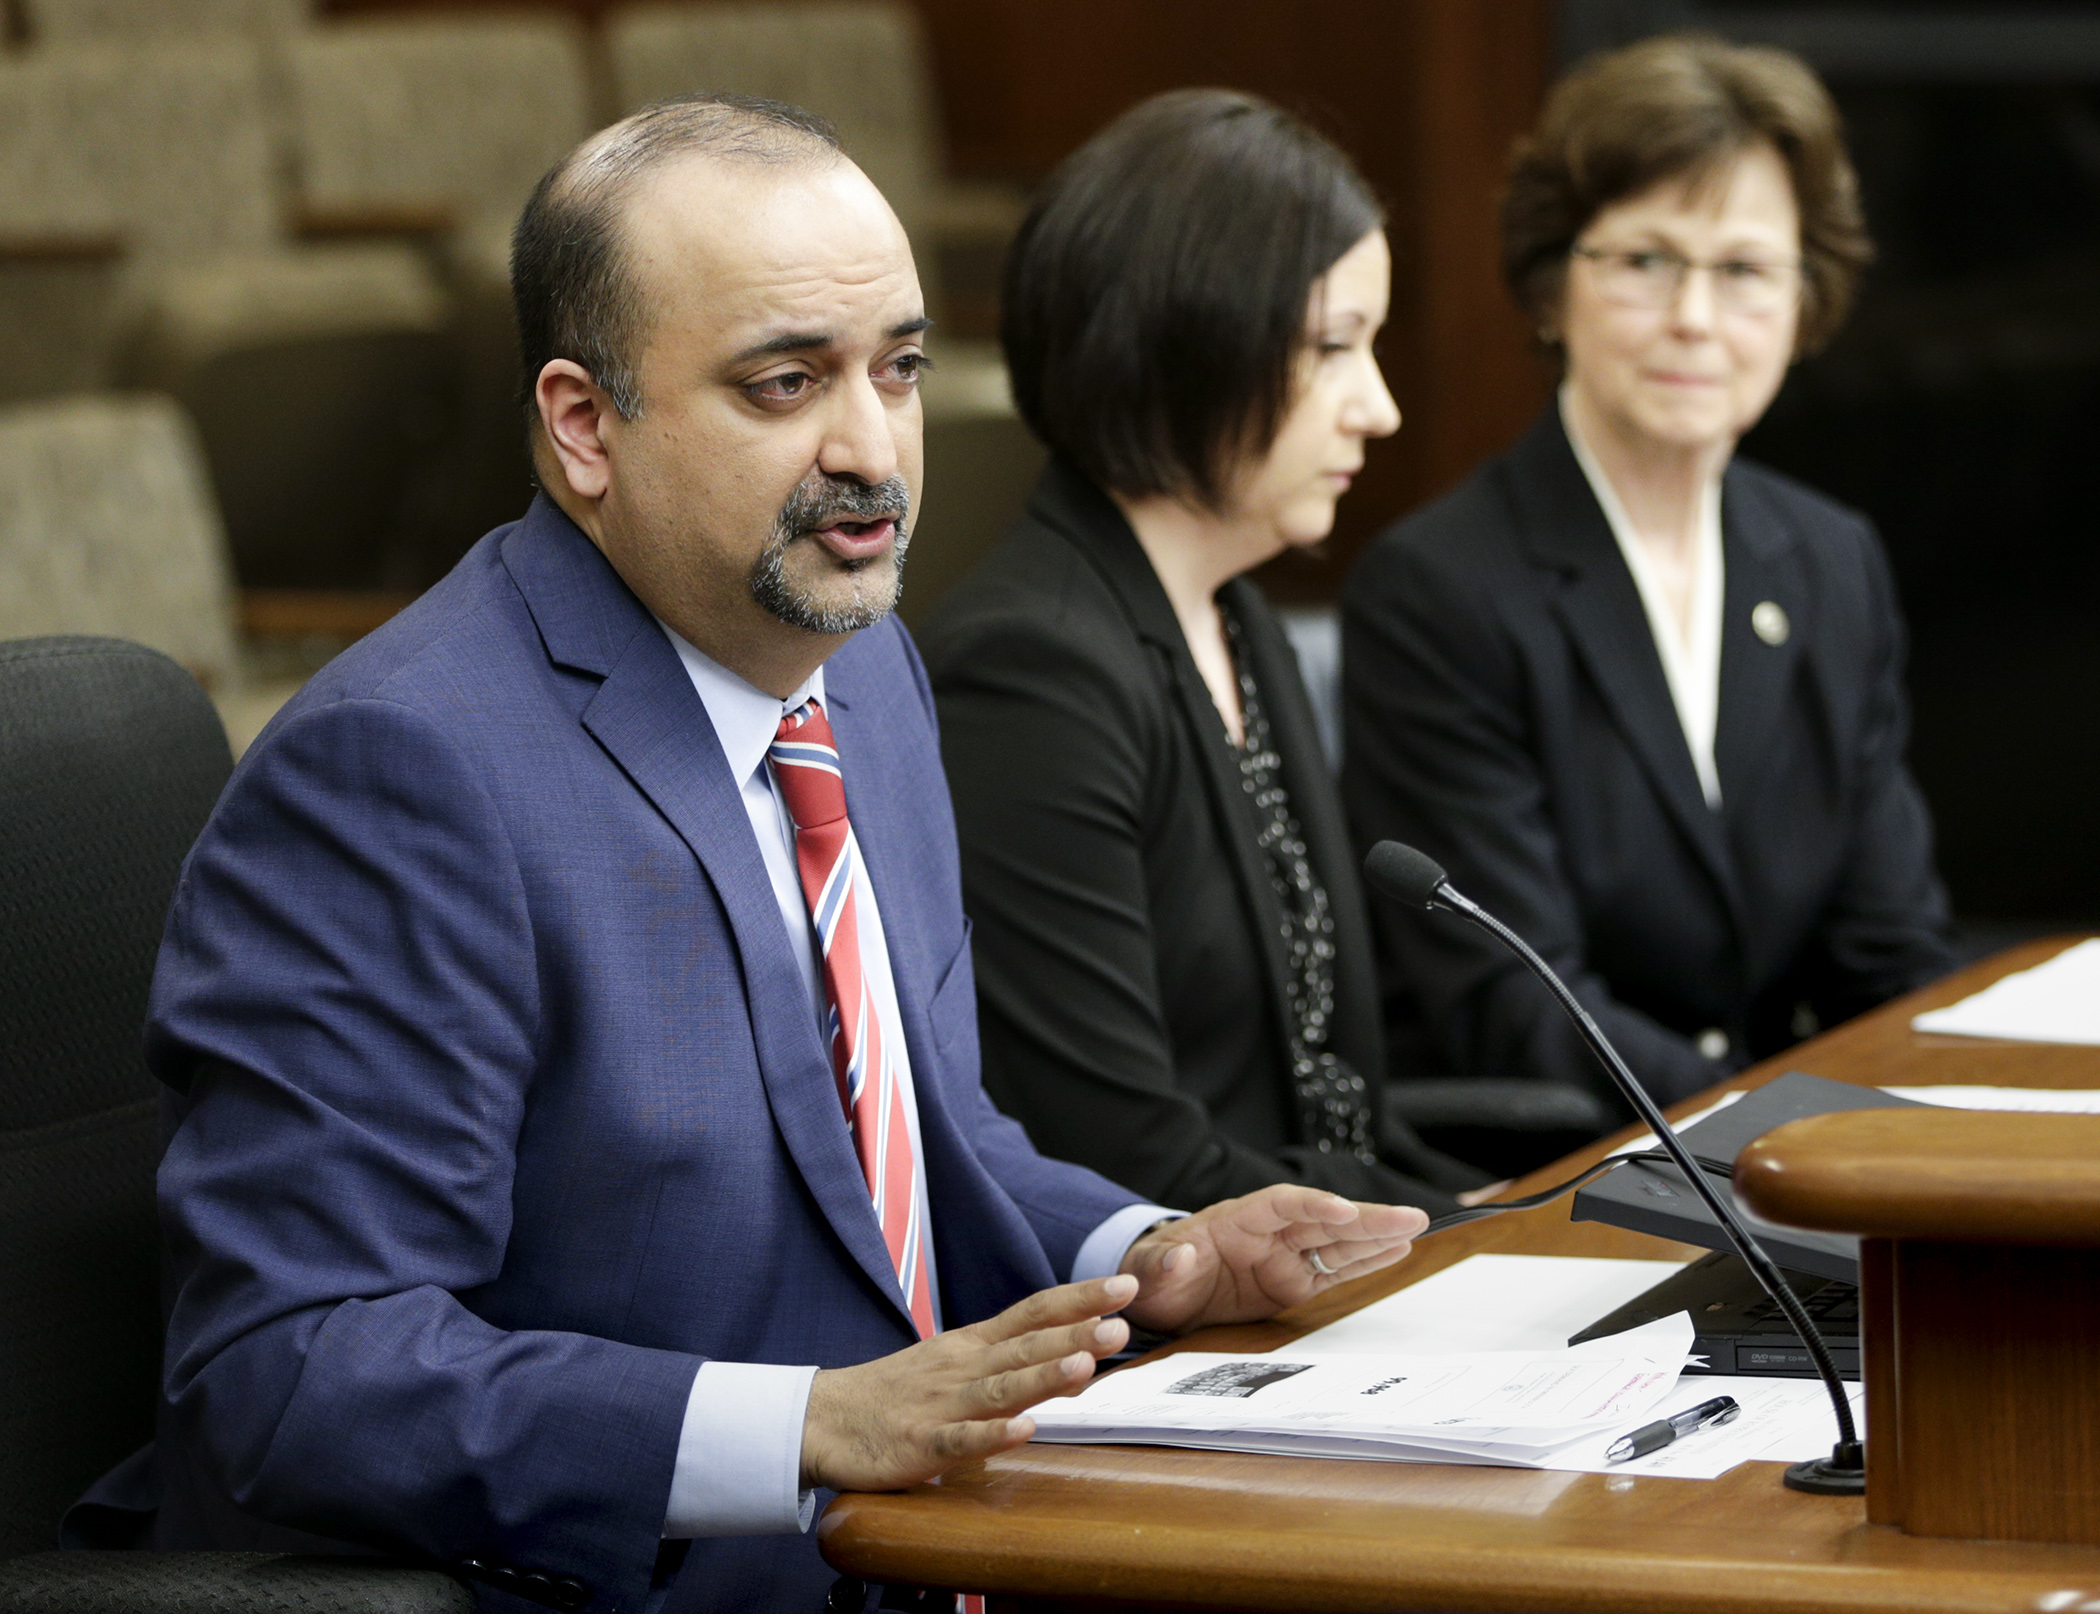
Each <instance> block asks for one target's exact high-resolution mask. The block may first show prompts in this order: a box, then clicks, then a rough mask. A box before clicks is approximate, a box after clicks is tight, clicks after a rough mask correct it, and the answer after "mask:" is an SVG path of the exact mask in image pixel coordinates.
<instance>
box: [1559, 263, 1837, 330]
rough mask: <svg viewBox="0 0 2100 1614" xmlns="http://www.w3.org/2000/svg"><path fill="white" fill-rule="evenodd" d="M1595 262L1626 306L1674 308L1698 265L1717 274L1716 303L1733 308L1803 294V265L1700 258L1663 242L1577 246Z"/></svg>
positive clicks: (1607, 291) (1753, 310)
mask: <svg viewBox="0 0 2100 1614" xmlns="http://www.w3.org/2000/svg"><path fill="white" fill-rule="evenodd" d="M1569 255H1570V256H1571V257H1576V258H1587V259H1588V260H1589V261H1590V262H1591V263H1593V264H1595V265H1596V266H1597V267H1596V276H1597V289H1598V290H1599V291H1600V292H1602V293H1603V294H1604V297H1605V300H1606V301H1608V302H1614V303H1617V304H1619V306H1620V307H1622V308H1669V307H1672V306H1673V305H1674V304H1675V303H1676V301H1677V299H1678V298H1679V297H1681V296H1682V295H1683V294H1684V286H1685V281H1686V280H1687V279H1688V278H1689V277H1690V275H1691V273H1692V271H1693V270H1694V269H1699V270H1704V271H1705V272H1706V273H1708V274H1711V275H1712V276H1713V285H1714V303H1715V305H1716V306H1717V307H1720V308H1722V309H1725V310H1726V311H1727V312H1729V313H1731V314H1753V315H1763V314H1776V313H1778V312H1780V311H1781V310H1782V309H1784V308H1785V307H1786V306H1787V305H1788V304H1789V303H1791V302H1792V301H1793V300H1794V299H1795V298H1796V297H1798V296H1800V294H1801V265H1800V264H1799V263H1781V262H1775V261H1772V260H1770V259H1761V258H1724V259H1722V260H1721V261H1720V262H1718V263H1695V262H1693V261H1692V260H1691V259H1690V258H1687V257H1685V256H1684V254H1683V253H1681V252H1671V251H1669V250H1668V249H1667V248H1664V247H1635V248H1631V249H1625V248H1621V249H1613V248H1609V247H1573V248H1570V249H1569Z"/></svg>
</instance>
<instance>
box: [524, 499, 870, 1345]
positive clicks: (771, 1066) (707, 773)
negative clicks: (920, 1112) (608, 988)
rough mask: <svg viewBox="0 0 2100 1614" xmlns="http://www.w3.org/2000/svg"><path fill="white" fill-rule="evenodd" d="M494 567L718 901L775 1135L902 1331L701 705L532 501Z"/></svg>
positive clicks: (826, 1059)
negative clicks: (515, 591) (504, 570)
mask: <svg viewBox="0 0 2100 1614" xmlns="http://www.w3.org/2000/svg"><path fill="white" fill-rule="evenodd" d="M504 559H505V563H506V565H508V566H509V568H510V570H511V573H512V575H513V577H515V578H516V579H517V581H518V584H519V589H520V591H521V592H522V593H523V594H524V595H525V597H526V601H527V604H528V605H529V606H530V607H531V609H532V611H533V615H534V619H535V620H536V621H537V622H538V624H539V626H540V631H541V636H542V639H543V640H544V641H545V642H546V643H547V645H548V649H549V653H550V655H552V656H553V657H554V659H556V660H557V661H561V662H562V663H563V664H565V665H568V666H573V667H577V668H579V669H580V670H583V671H587V672H597V673H600V674H602V676H603V679H604V681H603V683H601V684H600V685H599V687H598V691H597V693H596V694H595V695H594V696H593V697H592V698H591V699H590V701H589V702H588V703H587V704H586V705H585V707H584V710H583V716H582V722H583V726H584V728H585V729H586V730H587V731H588V732H589V733H590V734H591V735H592V736H593V737H594V738H595V739H596V740H597V741H598V743H599V744H600V745H602V746H603V747H604V748H605V750H606V751H607V753H608V754H609V755H610V756H611V757H612V758H613V760H614V761H615V762H617V763H618V764H619V765H620V767H621V769H622V770H623V771H624V772H625V773H626V775H627V777H628V778H629V779H630V780H632V781H633V783H634V786H635V788H636V789H638V790H640V791H641V792H642V794H643V795H644V796H646V797H647V798H648V799H649V801H650V802H651V804H652V805H654V806H655V808H656V810H657V811H658V812H660V813H662V814H663V816H664V818H665V819H666V820H668V821H669V823H670V825H671V827H672V828H673V829H674V830H676V831H677V833H678V835H679V837H680V838H681V839H682V840H683V841H684V842H685V843H686V845H687V846H688V847H689V848H691V850H692V853H693V856H694V857H695V858H696V859H698V860H699V863H700V866H701V867H702V869H704V870H705V871H706V874H707V878H708V880H709V882H710V883H711V884H712V885H713V887H714V889H715V892H716V894H717V896H719V897H720V899H721V902H722V906H723V909H724V911H725V912H726V913H727V914H728V916H729V924H730V929H731V932H732V934H733V935H734V937H735V941H736V948H737V954H738V958H739V961H740V962H741V964H742V968H743V975H744V991H745V999H746V1002H747V1004H748V1005H749V1009H750V1014H751V1033H752V1038H753V1041H754V1043H755V1045H756V1048H757V1053H758V1069H759V1075H760V1078H761V1080H762V1081H763V1082H764V1084H765V1090H766V1102H767V1106H768V1108H769V1109H770V1110H771V1112H772V1115H773V1124H774V1126H775V1127H776V1128H777V1129H778V1130H779V1132H780V1135H781V1138H782V1139H783V1141H784V1142H785V1143H786V1144H787V1148H788V1153H789V1155H790V1156H791V1157H792V1158H793V1160H794V1162H795V1165H796V1169H797V1170H799V1171H800V1172H801V1174H802V1178H803V1181H804V1182H805V1183H806V1184H807V1185H808V1187H809V1190H810V1193H811V1194H812V1195H813V1196H814V1197H815V1199H816V1201H817V1203H818V1205H819V1206H820V1207H821V1208H822V1210H823V1212H824V1216H825V1219H826V1220H827V1221H829V1222H830V1224H831V1226H832V1230H833V1231H834V1232H836V1233H837V1234H838V1236H839V1238H840V1239H841V1240H842V1241H843V1242H844V1243H845V1245H846V1248H847V1249H848V1250H849V1251H850V1252H851V1253H852V1255H853V1258H854V1260H855V1261H856V1262H858V1263H859V1265H860V1267H861V1269H862V1270H863V1271H865V1272H866V1273H867V1274H868V1276H869V1278H870V1280H871V1281H872V1282H873V1283H874V1285H875V1287H876V1290H877V1291H878V1292H879V1293H880V1294H881V1295H883V1297H884V1298H885V1299H886V1300H888V1301H889V1303H890V1304H891V1306H892V1307H893V1308H894V1309H895V1310H896V1311H897V1312H898V1314H899V1315H900V1316H902V1317H903V1318H904V1320H905V1326H906V1327H907V1328H909V1327H910V1326H911V1321H910V1314H909V1312H908V1311H907V1310H906V1308H905V1305H904V1300H903V1296H902V1294H901V1292H900V1291H899V1289H898V1287H897V1273H896V1268H895V1267H894V1266H892V1265H891V1263H890V1257H889V1250H888V1249H887V1247H886V1246H885V1245H884V1244H883V1241H882V1231H881V1228H880V1227H879V1226H878V1224H877V1223H876V1220H875V1212H874V1207H873V1205H872V1204H871V1203H870V1201H869V1198H868V1189H867V1183H866V1180H865V1179H864V1178H863V1177H862V1175H861V1170H860V1163H859V1161H858V1160H857V1159H856V1158H855V1156H854V1153H853V1141H852V1134H851V1132H850V1131H849V1129H848V1128H847V1125H846V1122H845V1118H844V1115H843V1113H842V1111H841V1110H840V1107H839V1103H838V1098H837V1091H838V1089H837V1084H836V1081H835V1078H834V1077H833V1075H832V1070H831V1060H830V1056H829V1054H828V1053H827V1052H826V1050H825V1048H824V1046H823V1043H822V1040H821V1039H820V1037H819V1035H818V1032H817V1025H816V1019H815V1016H814V1015H813V1014H812V1013H811V1012H810V1006H809V994H808V992H807V990H806V989H805V988H804V986H803V983H802V973H801V971H800V969H799V968H797V966H796V963H795V958H794V954H793V953H792V952H791V951H790V950H789V947H790V944H789V939H788V934H787V929H786V927H785V926H784V925H783V924H782V923H781V919H780V908H779V905H778V904H777V903H776V902H775V901H774V898H773V886H772V882H771V881H770V880H769V879H768V878H767V876H766V870H765V863H764V860H763V859H762V858H761V857H760V855H759V850H758V846H757V843H756V842H755V841H753V839H752V837H751V821H750V819H749V817H747V816H746V814H745V811H744V804H743V798H742V794H741V792H740V791H739V789H738V787H737V783H736V781H735V780H734V779H733V778H731V776H730V772H729V764H728V762H727V760H726V759H725V758H724V757H723V755H722V748H721V745H720V744H719V743H718V742H717V740H716V739H715V732H714V729H713V727H712V726H711V725H710V724H709V722H708V720H707V708H706V706H705V705H704V704H702V702H701V700H700V697H699V695H698V694H697V693H695V691H694V689H693V686H692V682H691V680H690V679H688V678H687V677H686V674H685V669H684V668H683V667H682V666H681V665H679V661H678V653H677V651H675V650H674V649H672V647H671V642H670V640H669V639H667V638H666V637H665V636H664V634H663V632H662V631H661V630H660V629H658V628H657V627H656V624H655V623H654V622H653V621H652V620H651V619H650V617H649V615H648V613H647V611H645V610H644V609H643V607H642V605H641V603H640V601H638V600H636V599H635V598H634V596H633V595H632V594H631V593H630V592H629V591H628V590H627V587H626V585H625V584H624V583H622V582H621V581H620V579H619V577H618V576H617V575H616V574H615V573H614V572H613V570H612V568H611V566H610V565H608V564H607V563H606V562H605V560H604V558H603V557H602V556H600V555H599V553H598V551H597V550H596V549H595V548H594V547H592V545H591V543H590V541H589V540H588V539H587V538H585V537H584V536H583V535H582V534H581V533H580V532H578V531H577V530H576V529H575V527H574V526H572V525H571V524H570V523H569V522H568V520H567V518H566V517H564V516H562V515H561V513H560V512H559V510H557V509H556V508H555V507H554V506H552V505H551V504H548V503H547V502H546V501H545V500H544V499H541V500H536V501H535V503H534V506H533V511H532V513H531V514H530V515H528V517H527V521H526V525H525V526H524V527H523V528H521V529H520V530H519V532H518V533H516V534H513V537H512V539H511V540H510V542H509V543H508V544H507V545H506V548H505V554H504ZM900 991H901V983H900Z"/></svg>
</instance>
